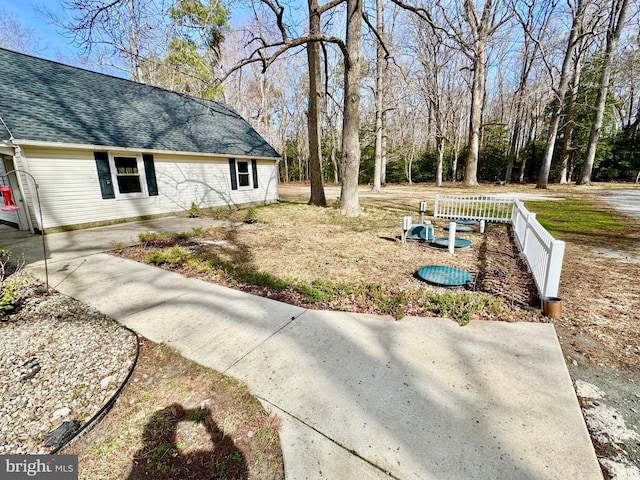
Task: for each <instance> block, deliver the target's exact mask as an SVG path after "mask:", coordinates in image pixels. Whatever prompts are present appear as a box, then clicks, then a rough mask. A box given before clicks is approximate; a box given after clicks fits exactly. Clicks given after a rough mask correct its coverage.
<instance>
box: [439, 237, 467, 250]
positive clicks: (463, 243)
mask: <svg viewBox="0 0 640 480" xmlns="http://www.w3.org/2000/svg"><path fill="white" fill-rule="evenodd" d="M433 244H434V245H435V246H437V247H443V248H447V247H448V246H449V239H448V238H447V237H440V238H436V239H435V240H434V241H433ZM470 245H471V240H467V239H466V238H457V237H456V242H455V243H454V244H453V246H454V247H455V248H466V247H468V246H470Z"/></svg>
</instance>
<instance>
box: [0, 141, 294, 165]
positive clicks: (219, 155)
mask: <svg viewBox="0 0 640 480" xmlns="http://www.w3.org/2000/svg"><path fill="white" fill-rule="evenodd" d="M13 144H14V145H21V146H27V147H44V148H67V149H74V150H100V151H104V150H108V151H114V152H135V153H152V154H153V153H161V154H163V155H185V156H187V155H188V156H192V157H193V156H195V157H210V158H224V159H226V158H246V159H253V158H255V159H259V160H271V161H273V162H278V161H280V160H281V159H282V157H262V156H258V155H233V154H230V153H203V152H181V151H176V150H152V149H148V148H132V147H118V146H104V145H89V144H80V143H63V142H40V141H35V140H13ZM0 146H1V144H0Z"/></svg>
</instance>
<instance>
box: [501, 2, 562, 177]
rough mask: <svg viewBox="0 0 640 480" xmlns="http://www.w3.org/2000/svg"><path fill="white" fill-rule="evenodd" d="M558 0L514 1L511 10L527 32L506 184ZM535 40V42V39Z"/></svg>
mask: <svg viewBox="0 0 640 480" xmlns="http://www.w3.org/2000/svg"><path fill="white" fill-rule="evenodd" d="M557 4H558V0H544V1H542V2H540V1H535V0H516V1H514V0H512V6H511V8H512V9H513V11H514V12H515V14H516V18H517V19H518V23H519V25H520V27H521V28H522V32H523V40H522V41H523V51H522V60H521V63H520V74H519V78H518V86H517V88H516V91H515V94H514V103H515V105H514V108H515V119H514V125H513V127H512V130H511V139H510V142H509V156H508V163H507V169H506V172H505V176H504V181H505V182H506V183H509V182H510V181H511V176H512V172H513V164H514V162H515V159H516V156H517V152H518V148H519V146H520V143H521V136H522V133H523V130H524V129H523V124H524V123H525V96H526V94H527V90H528V86H529V77H530V75H531V71H532V69H533V67H534V64H535V62H536V59H537V56H538V53H539V51H540V46H541V42H542V40H543V38H544V37H545V35H546V34H547V30H548V27H549V22H550V21H551V18H552V16H553V14H554V13H555V11H556V6H557ZM532 38H535V41H534V40H532Z"/></svg>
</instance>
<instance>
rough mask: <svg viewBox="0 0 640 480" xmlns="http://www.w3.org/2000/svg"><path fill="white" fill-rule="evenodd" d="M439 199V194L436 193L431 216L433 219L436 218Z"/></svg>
mask: <svg viewBox="0 0 640 480" xmlns="http://www.w3.org/2000/svg"><path fill="white" fill-rule="evenodd" d="M439 198H440V194H437V193H436V199H435V201H434V202H433V216H434V218H437V217H438V200H439Z"/></svg>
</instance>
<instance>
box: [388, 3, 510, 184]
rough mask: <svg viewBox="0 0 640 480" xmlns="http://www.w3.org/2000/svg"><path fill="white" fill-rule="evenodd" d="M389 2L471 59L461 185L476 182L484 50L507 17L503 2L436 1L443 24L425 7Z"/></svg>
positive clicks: (483, 95)
mask: <svg viewBox="0 0 640 480" xmlns="http://www.w3.org/2000/svg"><path fill="white" fill-rule="evenodd" d="M392 1H393V2H394V3H395V4H397V5H399V6H400V7H402V8H405V9H407V10H409V11H411V12H413V13H415V14H416V15H418V16H419V17H420V18H422V19H423V20H424V21H426V22H427V23H430V24H431V25H432V26H433V28H435V29H438V30H440V31H441V32H442V33H443V35H445V36H446V37H447V38H448V39H449V40H451V41H452V42H453V44H454V45H455V46H456V47H457V48H458V49H460V51H462V52H463V53H464V54H465V55H466V56H467V57H468V59H469V61H470V62H471V71H472V81H471V110H470V115H469V131H468V134H469V140H468V153H467V161H466V166H465V172H464V184H465V185H466V186H474V185H477V184H478V177H477V172H478V155H479V152H480V139H481V136H482V117H483V108H484V99H485V88H486V84H485V81H486V75H487V49H488V47H489V43H490V41H491V38H492V37H493V35H494V34H495V33H496V31H497V30H498V29H499V28H500V27H501V26H502V25H504V24H505V23H506V22H507V21H508V20H509V18H510V13H509V12H508V10H507V9H505V8H504V7H505V2H504V1H503V0H484V2H483V4H482V8H481V9H480V10H478V9H476V7H475V5H474V3H473V2H472V1H471V0H465V1H464V2H463V4H462V5H460V4H459V3H458V2H451V3H448V4H444V3H443V2H442V1H441V0H437V1H436V2H435V7H436V8H437V9H438V11H439V12H440V17H441V18H442V19H443V23H442V24H439V23H437V22H436V21H435V20H434V16H433V14H432V13H431V12H430V11H429V10H427V9H425V8H422V7H415V6H412V5H409V4H407V3H405V2H403V1H400V0H392Z"/></svg>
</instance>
